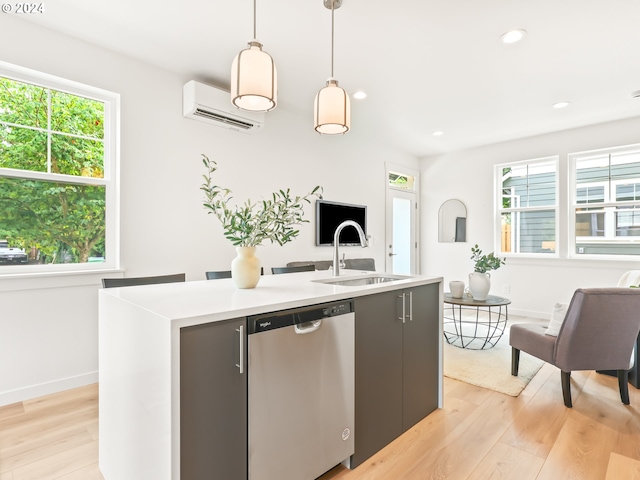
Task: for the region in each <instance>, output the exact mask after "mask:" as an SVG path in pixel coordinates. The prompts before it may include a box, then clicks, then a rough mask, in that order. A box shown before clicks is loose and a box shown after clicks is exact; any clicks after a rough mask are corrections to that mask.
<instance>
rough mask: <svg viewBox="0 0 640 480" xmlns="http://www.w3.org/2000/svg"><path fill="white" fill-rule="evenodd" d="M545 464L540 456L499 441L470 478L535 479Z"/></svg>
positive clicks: (479, 479) (469, 479) (493, 479)
mask: <svg viewBox="0 0 640 480" xmlns="http://www.w3.org/2000/svg"><path fill="white" fill-rule="evenodd" d="M543 464H544V459H542V458H540V457H537V456H535V455H531V454H530V453H527V452H525V451H523V450H519V449H517V448H514V447H511V446H509V445H505V444H504V443H500V442H498V443H496V444H495V446H494V447H493V448H492V449H491V450H490V451H489V453H488V454H487V456H486V457H484V458H483V459H482V461H481V462H480V464H479V465H478V467H477V468H476V469H475V470H474V471H473V472H472V474H471V475H470V476H469V477H468V480H489V479H491V480H499V479H504V480H510V479H514V478H517V479H518V480H535V479H536V477H537V476H538V473H539V472H540V469H541V468H542V465H543Z"/></svg>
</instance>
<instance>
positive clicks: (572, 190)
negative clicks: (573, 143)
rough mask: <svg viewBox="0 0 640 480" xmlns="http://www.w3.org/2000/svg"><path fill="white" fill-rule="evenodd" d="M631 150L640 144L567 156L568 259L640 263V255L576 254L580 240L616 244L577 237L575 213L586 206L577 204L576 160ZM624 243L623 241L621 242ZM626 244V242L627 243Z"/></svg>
mask: <svg viewBox="0 0 640 480" xmlns="http://www.w3.org/2000/svg"><path fill="white" fill-rule="evenodd" d="M630 150H640V144H631V145H622V146H617V147H611V148H601V149H598V150H588V151H583V152H574V153H569V154H568V155H567V158H568V162H567V163H568V170H569V175H568V179H567V185H568V187H567V188H568V194H567V209H566V210H567V212H568V220H569V221H568V222H567V225H568V227H567V228H568V232H567V258H568V259H571V260H578V259H584V260H600V261H623V262H630V261H631V262H638V261H640V255H606V254H585V253H576V243H577V242H576V240H577V239H578V238H585V239H588V241H589V242H592V243H598V240H599V241H600V242H606V243H614V242H615V240H614V239H611V238H602V239H598V240H594V237H576V215H575V211H576V207H579V206H582V207H584V206H585V204H580V205H578V204H577V203H576V174H577V169H576V160H577V159H585V158H589V157H598V156H602V155H605V154H606V155H613V154H616V153H623V152H627V151H630ZM615 183H616V184H617V183H618V181H616V182H615ZM584 185H588V184H584ZM619 203H620V202H610V201H605V202H604V204H601V205H598V206H602V207H603V208H604V207H606V206H609V205H611V204H619ZM632 203H638V202H632ZM631 238H633V239H635V238H638V237H631ZM620 242H621V243H622V241H620ZM625 243H626V242H625Z"/></svg>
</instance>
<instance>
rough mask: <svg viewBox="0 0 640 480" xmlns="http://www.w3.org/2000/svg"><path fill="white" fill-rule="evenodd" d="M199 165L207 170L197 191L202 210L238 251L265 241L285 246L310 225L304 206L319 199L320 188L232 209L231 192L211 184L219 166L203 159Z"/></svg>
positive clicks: (285, 192) (280, 194)
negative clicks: (201, 197)
mask: <svg viewBox="0 0 640 480" xmlns="http://www.w3.org/2000/svg"><path fill="white" fill-rule="evenodd" d="M202 163H203V164H204V166H205V168H206V169H207V173H206V174H204V175H203V177H204V183H203V184H202V186H201V187H200V190H202V191H203V192H204V194H205V198H206V201H205V202H204V203H203V206H204V208H205V209H206V210H207V211H208V213H209V214H213V215H215V216H216V217H217V218H218V220H219V221H220V223H221V224H222V228H223V230H224V236H225V237H226V238H227V239H228V240H230V241H231V243H233V245H235V246H238V247H256V246H258V245H261V244H262V242H264V241H265V240H269V241H270V242H271V243H277V244H279V245H284V244H285V243H288V242H290V241H292V240H293V239H294V238H295V237H297V236H298V234H299V233H300V231H299V230H297V229H296V228H294V227H295V226H297V225H301V224H302V223H309V221H308V220H305V219H304V218H303V217H304V209H303V207H304V202H306V203H311V201H310V200H309V199H310V198H311V197H318V198H322V191H323V189H322V187H320V186H319V185H318V186H316V187H314V188H313V190H311V192H309V193H307V194H306V195H304V196H292V195H291V192H290V189H288V188H287V189H286V190H278V191H277V192H274V193H272V195H271V198H270V199H269V200H262V201H259V202H252V201H251V200H250V199H247V200H246V201H245V202H244V203H243V204H242V205H235V206H232V205H231V204H230V202H231V200H232V198H233V197H232V195H231V190H229V189H228V188H223V187H220V186H218V185H214V183H213V179H212V177H213V174H214V173H215V171H216V170H217V169H218V164H217V163H216V162H215V161H214V160H210V159H209V158H208V157H207V156H206V155H204V154H203V155H202Z"/></svg>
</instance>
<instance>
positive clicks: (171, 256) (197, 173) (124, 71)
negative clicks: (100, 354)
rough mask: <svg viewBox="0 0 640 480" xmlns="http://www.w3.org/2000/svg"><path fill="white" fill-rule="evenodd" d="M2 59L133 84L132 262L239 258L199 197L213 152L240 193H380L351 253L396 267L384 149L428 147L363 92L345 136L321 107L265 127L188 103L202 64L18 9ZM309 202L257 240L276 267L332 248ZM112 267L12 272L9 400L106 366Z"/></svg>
mask: <svg viewBox="0 0 640 480" xmlns="http://www.w3.org/2000/svg"><path fill="white" fill-rule="evenodd" d="M0 60H3V61H6V62H10V63H14V64H17V65H21V66H23V67H27V68H32V69H35V70H40V71H43V72H46V73H49V74H53V75H58V76H60V77H64V78H68V79H71V80H74V81H78V82H82V83H86V84H89V85H93V86H96V87H100V88H104V89H106V90H110V91H113V92H117V93H120V94H121V105H122V117H121V121H122V130H121V227H122V230H121V252H122V257H121V258H122V265H123V267H124V269H125V270H126V275H127V276H143V275H153V274H162V273H173V272H186V273H187V280H188V281H194V280H201V279H203V278H204V272H205V271H206V270H227V269H229V268H230V262H231V259H232V258H233V257H234V255H235V250H234V248H233V246H232V245H231V244H230V243H229V242H228V241H226V240H225V239H224V238H223V237H222V230H221V228H220V227H219V225H218V224H217V223H216V220H215V218H214V217H213V216H209V215H207V214H206V212H205V210H204V209H203V208H202V206H201V203H202V195H201V192H200V191H199V187H200V184H201V182H202V174H203V173H204V172H205V170H204V167H203V166H202V164H201V159H200V154H201V153H204V154H207V155H208V156H210V157H211V158H213V159H215V160H216V161H217V162H218V165H219V168H220V170H219V171H218V172H217V173H216V175H217V179H216V181H217V183H219V184H221V185H223V186H225V187H228V188H230V189H232V190H233V192H234V194H235V197H236V198H238V199H241V200H244V199H245V198H246V197H247V196H249V197H250V198H252V199H259V198H261V197H266V196H268V195H269V194H270V193H271V192H272V191H273V190H275V189H279V188H286V187H291V189H292V190H293V192H294V193H299V194H304V193H306V192H307V191H309V190H311V189H312V188H313V187H314V186H315V185H318V184H319V185H322V186H323V187H324V198H325V199H328V200H336V201H342V202H352V203H358V204H366V205H368V207H369V209H368V212H369V214H368V215H369V216H368V224H369V233H370V234H371V235H373V237H374V244H373V246H372V247H370V248H369V249H367V250H362V249H360V248H359V247H348V248H344V247H343V251H344V252H346V253H347V258H354V257H374V258H375V260H376V264H377V266H378V268H379V269H384V248H383V247H384V231H385V230H384V211H385V210H384V202H385V178H384V176H385V167H384V162H385V161H391V162H394V163H400V164H403V165H406V166H407V167H411V168H418V161H417V159H415V158H414V157H411V156H409V155H406V154H404V153H402V152H399V151H396V150H391V149H389V148H387V147H386V146H385V145H381V144H379V143H376V139H375V136H373V135H370V137H371V138H369V136H368V135H367V133H368V132H365V131H358V116H359V115H364V114H365V112H364V111H360V112H359V111H358V108H359V107H358V106H357V105H354V112H353V130H352V131H351V132H350V133H349V134H348V135H345V136H340V137H321V136H319V135H318V134H316V133H315V132H314V131H313V127H312V118H311V115H312V114H311V112H309V115H308V116H304V117H303V116H301V115H299V114H296V113H291V112H287V111H286V110H284V109H282V108H278V109H276V110H274V111H273V112H270V113H269V114H268V115H267V120H266V126H265V128H264V131H263V132H262V133H261V134H259V135H255V136H247V135H243V134H239V133H236V132H232V131H229V130H224V129H221V128H217V127H215V126H212V125H208V124H204V123H201V122H196V121H193V120H189V119H185V118H183V117H182V115H181V105H182V85H183V84H184V83H185V82H186V81H187V80H190V78H185V77H182V76H180V75H178V74H174V73H171V72H168V71H165V70H161V69H159V68H156V67H154V66H151V65H148V64H145V63H141V62H138V61H135V60H133V59H131V58H128V57H125V56H122V55H119V54H117V53H114V52H110V51H107V50H103V49H101V48H98V47H96V46H93V45H89V44H86V43H83V42H80V41H78V40H76V39H73V38H71V37H67V36H64V35H61V34H58V33H55V32H52V31H50V30H47V29H44V28H41V27H39V26H36V25H35V24H32V23H30V22H24V21H22V20H19V19H18V18H16V17H15V16H10V15H3V18H2V28H1V29H0ZM211 61H212V59H203V62H205V63H206V62H211ZM284 93H285V92H280V95H281V97H282V96H283V94H284ZM312 101H313V99H312V98H310V99H309V102H310V104H311V102H312ZM360 108H361V109H363V108H366V107H360ZM306 213H307V215H306V218H307V219H308V220H310V221H311V223H309V224H305V225H304V226H303V228H302V231H301V234H300V237H299V238H298V239H296V240H295V241H294V242H293V243H290V244H288V245H286V246H284V247H279V246H277V245H275V246H271V245H266V246H264V247H261V248H260V249H259V252H258V256H259V257H260V258H261V260H262V264H263V265H264V267H265V269H267V270H268V269H269V268H270V267H271V266H281V265H284V264H285V263H286V262H288V261H295V260H308V259H330V258H331V254H332V253H331V250H330V249H329V248H326V247H325V248H319V247H315V246H314V228H313V220H314V212H313V207H312V206H310V207H309V208H308V209H307V212H306ZM100 277H101V275H75V276H65V277H56V278H51V279H33V278H24V279H16V278H13V279H11V280H8V279H0V305H2V307H1V310H0V405H2V404H7V403H12V402H16V401H19V400H22V399H25V398H30V397H34V396H38V395H42V394H46V393H50V392H53V391H57V390H61V389H65V388H70V387H73V386H76V385H82V384H85V383H89V382H92V381H96V380H97V368H98V365H97V291H98V288H99V287H98V284H99V279H100ZM258 288H259V287H258Z"/></svg>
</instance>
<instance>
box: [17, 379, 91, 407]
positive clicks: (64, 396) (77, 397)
mask: <svg viewBox="0 0 640 480" xmlns="http://www.w3.org/2000/svg"><path fill="white" fill-rule="evenodd" d="M97 398H98V384H97V383H93V384H90V385H85V386H83V387H78V388H74V389H71V390H65V391H63V392H58V393H53V394H51V395H46V396H44V397H38V398H34V399H31V400H25V401H24V402H23V404H24V408H25V410H26V411H32V410H38V409H47V410H48V411H50V412H51V411H60V410H62V411H65V410H68V409H69V408H74V407H75V405H77V404H82V403H84V402H93V401H95V400H96V399H97Z"/></svg>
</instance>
